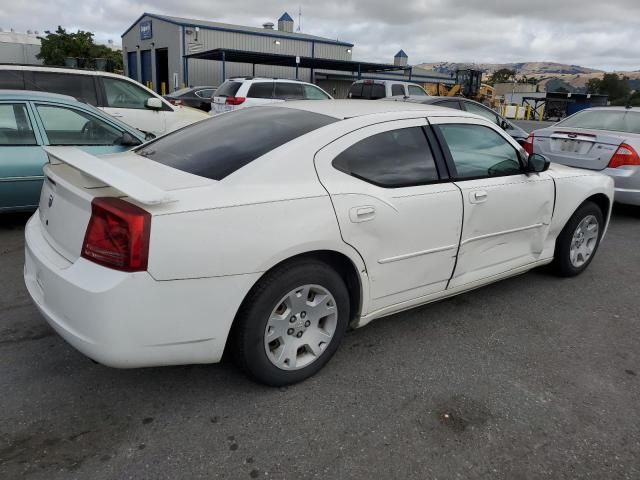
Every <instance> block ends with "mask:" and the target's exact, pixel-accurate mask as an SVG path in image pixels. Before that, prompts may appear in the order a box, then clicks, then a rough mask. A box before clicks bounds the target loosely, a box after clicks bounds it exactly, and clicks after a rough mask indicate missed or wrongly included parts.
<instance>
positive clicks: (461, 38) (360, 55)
mask: <svg viewBox="0 0 640 480" xmlns="http://www.w3.org/2000/svg"><path fill="white" fill-rule="evenodd" d="M298 6H301V7H302V31H303V32H305V33H309V34H314V35H321V36H326V37H330V38H334V39H335V38H339V39H340V40H345V41H349V42H351V43H354V44H355V48H354V51H353V55H354V58H356V59H360V60H365V61H380V62H391V61H392V57H393V55H394V54H395V53H396V52H397V51H398V50H399V49H400V48H402V49H404V50H405V52H407V54H408V55H409V63H410V64H418V63H422V62H438V61H450V62H491V63H506V62H525V61H556V62H562V63H569V64H575V65H581V66H585V67H593V68H600V69H604V70H614V69H616V70H640V0H608V1H602V0H598V1H596V0H527V1H523V0H404V1H389V0H327V1H322V0H317V1H306V0H303V1H300V2H298V3H290V2H288V1H284V2H283V1H276V0H235V1H230V0H226V1H222V0H180V1H179V2H178V1H176V0H157V1H154V2H145V1H137V0H100V1H98V0H83V1H82V2H80V1H78V0H26V1H12V0H2V2H0V28H3V29H4V30H8V29H9V28H15V29H16V31H26V30H27V29H31V30H40V31H43V30H54V29H55V28H56V27H57V26H58V25H62V26H63V27H65V28H67V29H68V30H69V29H70V30H77V29H83V30H89V31H92V32H94V33H95V34H96V38H98V39H100V40H102V41H106V40H107V39H109V38H111V39H113V40H114V41H115V42H116V43H118V44H119V43H120V35H121V34H122V33H123V32H124V30H125V29H126V28H127V27H129V26H130V25H131V24H132V23H133V22H134V21H135V20H136V19H137V17H138V16H140V14H142V12H154V13H164V14H168V15H175V16H182V17H190V18H198V19H203V20H215V21H220V22H228V23H236V24H241V25H252V26H260V25H261V24H262V23H264V22H265V21H273V22H275V21H276V20H277V19H278V17H279V16H280V15H281V14H282V13H283V12H284V11H288V12H289V14H290V15H291V16H292V17H294V19H295V20H296V27H297V19H298V15H297V13H298Z"/></svg>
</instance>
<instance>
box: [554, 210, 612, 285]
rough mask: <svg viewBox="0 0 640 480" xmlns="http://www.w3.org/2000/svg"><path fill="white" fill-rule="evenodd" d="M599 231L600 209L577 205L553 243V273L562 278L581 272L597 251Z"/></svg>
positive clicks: (601, 227)
mask: <svg viewBox="0 0 640 480" xmlns="http://www.w3.org/2000/svg"><path fill="white" fill-rule="evenodd" d="M603 229H604V217H603V213H602V210H600V208H599V207H598V206H597V205H596V204H595V203H593V202H586V203H584V204H583V205H581V206H580V208H578V210H576V212H575V213H574V214H573V216H572V217H571V218H570V219H569V221H568V222H567V224H566V225H565V227H564V228H563V229H562V232H560V235H559V236H558V239H557V240H556V252H555V258H554V261H553V267H554V269H555V271H556V273H558V274H559V275H561V276H563V277H573V276H575V275H578V274H580V273H582V272H583V271H584V270H585V269H586V268H587V267H588V266H589V264H590V263H591V261H592V260H593V257H594V256H595V254H596V251H597V250H598V246H599V245H600V239H601V238H602V232H603Z"/></svg>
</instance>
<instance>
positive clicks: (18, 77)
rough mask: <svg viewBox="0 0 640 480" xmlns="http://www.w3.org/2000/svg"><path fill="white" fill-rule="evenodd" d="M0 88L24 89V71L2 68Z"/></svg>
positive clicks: (0, 71)
mask: <svg viewBox="0 0 640 480" xmlns="http://www.w3.org/2000/svg"><path fill="white" fill-rule="evenodd" d="M0 88H6V89H9V90H24V73H23V72H21V71H18V70H0Z"/></svg>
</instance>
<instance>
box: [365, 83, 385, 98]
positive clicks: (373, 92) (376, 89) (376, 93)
mask: <svg viewBox="0 0 640 480" xmlns="http://www.w3.org/2000/svg"><path fill="white" fill-rule="evenodd" d="M386 96H387V92H386V91H385V88H384V85H382V84H381V83H368V84H365V85H364V87H363V88H362V97H363V98H368V99H369V100H378V99H379V98H384V97H386Z"/></svg>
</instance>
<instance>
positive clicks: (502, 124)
mask: <svg viewBox="0 0 640 480" xmlns="http://www.w3.org/2000/svg"><path fill="white" fill-rule="evenodd" d="M500 128H502V129H503V130H509V129H510V128H511V125H509V122H507V121H506V120H505V119H504V118H503V119H502V120H500Z"/></svg>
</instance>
